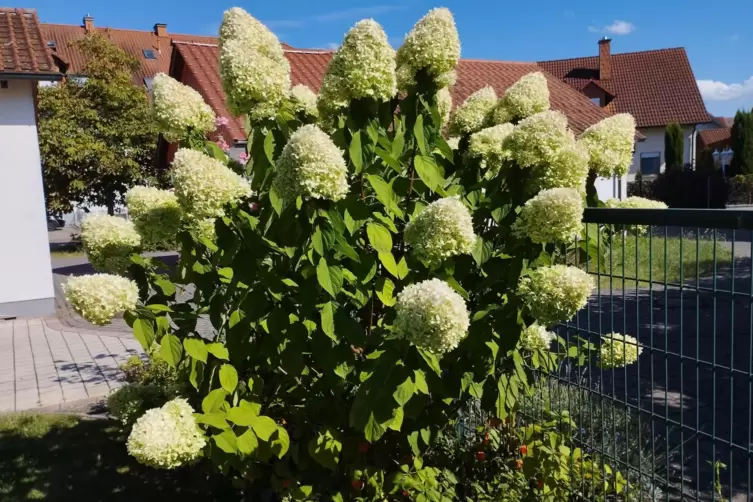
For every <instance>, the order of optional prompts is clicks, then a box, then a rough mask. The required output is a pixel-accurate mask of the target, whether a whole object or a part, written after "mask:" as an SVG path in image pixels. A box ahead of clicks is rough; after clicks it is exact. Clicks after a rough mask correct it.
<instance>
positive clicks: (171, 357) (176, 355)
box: [160, 335, 183, 368]
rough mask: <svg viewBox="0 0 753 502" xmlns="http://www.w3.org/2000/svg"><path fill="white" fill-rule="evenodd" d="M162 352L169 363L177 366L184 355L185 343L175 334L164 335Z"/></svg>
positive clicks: (174, 366)
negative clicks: (182, 343)
mask: <svg viewBox="0 0 753 502" xmlns="http://www.w3.org/2000/svg"><path fill="white" fill-rule="evenodd" d="M160 354H161V355H162V358H163V359H164V360H165V362H166V363H167V364H169V365H170V366H172V367H173V368H177V367H178V363H180V358H181V356H182V355H183V345H181V343H180V339H179V338H178V337H177V336H175V335H165V336H163V337H162V344H161V347H160Z"/></svg>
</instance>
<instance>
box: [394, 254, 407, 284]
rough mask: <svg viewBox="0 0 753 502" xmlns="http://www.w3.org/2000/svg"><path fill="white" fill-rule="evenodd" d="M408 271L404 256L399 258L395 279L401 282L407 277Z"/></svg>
mask: <svg viewBox="0 0 753 502" xmlns="http://www.w3.org/2000/svg"><path fill="white" fill-rule="evenodd" d="M409 273H410V269H408V262H407V261H405V256H403V257H402V258H400V262H399V263H398V264H397V278H398V279H400V280H402V279H405V278H406V277H408V274H409Z"/></svg>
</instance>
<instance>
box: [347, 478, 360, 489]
mask: <svg viewBox="0 0 753 502" xmlns="http://www.w3.org/2000/svg"><path fill="white" fill-rule="evenodd" d="M350 486H352V487H353V489H354V490H358V491H361V490H363V481H361V480H360V479H354V480H353V482H352V483H351V484H350Z"/></svg>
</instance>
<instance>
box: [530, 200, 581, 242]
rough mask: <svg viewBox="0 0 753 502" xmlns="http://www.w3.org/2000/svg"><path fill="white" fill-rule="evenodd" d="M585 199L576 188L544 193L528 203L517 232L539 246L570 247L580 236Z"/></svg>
mask: <svg viewBox="0 0 753 502" xmlns="http://www.w3.org/2000/svg"><path fill="white" fill-rule="evenodd" d="M582 221H583V198H582V196H581V193H580V192H579V191H577V190H575V189H573V188H550V189H548V190H542V191H541V192H539V193H538V194H537V195H536V196H535V197H534V198H532V199H530V200H528V202H526V203H525V205H524V206H523V208H522V210H521V211H520V215H519V216H518V220H517V221H516V222H515V229H516V230H517V231H518V232H520V233H521V234H523V235H525V236H526V237H528V238H529V239H530V240H531V242H534V243H536V244H546V243H549V242H563V243H569V242H572V241H573V239H575V237H576V236H577V235H579V234H580V232H581V229H582Z"/></svg>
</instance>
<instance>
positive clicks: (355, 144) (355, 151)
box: [348, 131, 363, 174]
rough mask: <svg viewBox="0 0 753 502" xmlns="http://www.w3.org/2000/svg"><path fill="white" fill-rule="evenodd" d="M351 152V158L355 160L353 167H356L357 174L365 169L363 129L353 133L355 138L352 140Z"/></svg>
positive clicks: (349, 149)
mask: <svg viewBox="0 0 753 502" xmlns="http://www.w3.org/2000/svg"><path fill="white" fill-rule="evenodd" d="M348 153H349V154H350V160H351V162H353V167H355V168H356V174H358V173H360V172H361V171H362V170H363V154H362V153H361V131H356V132H355V134H353V139H352V140H350V147H349V148H348Z"/></svg>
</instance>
